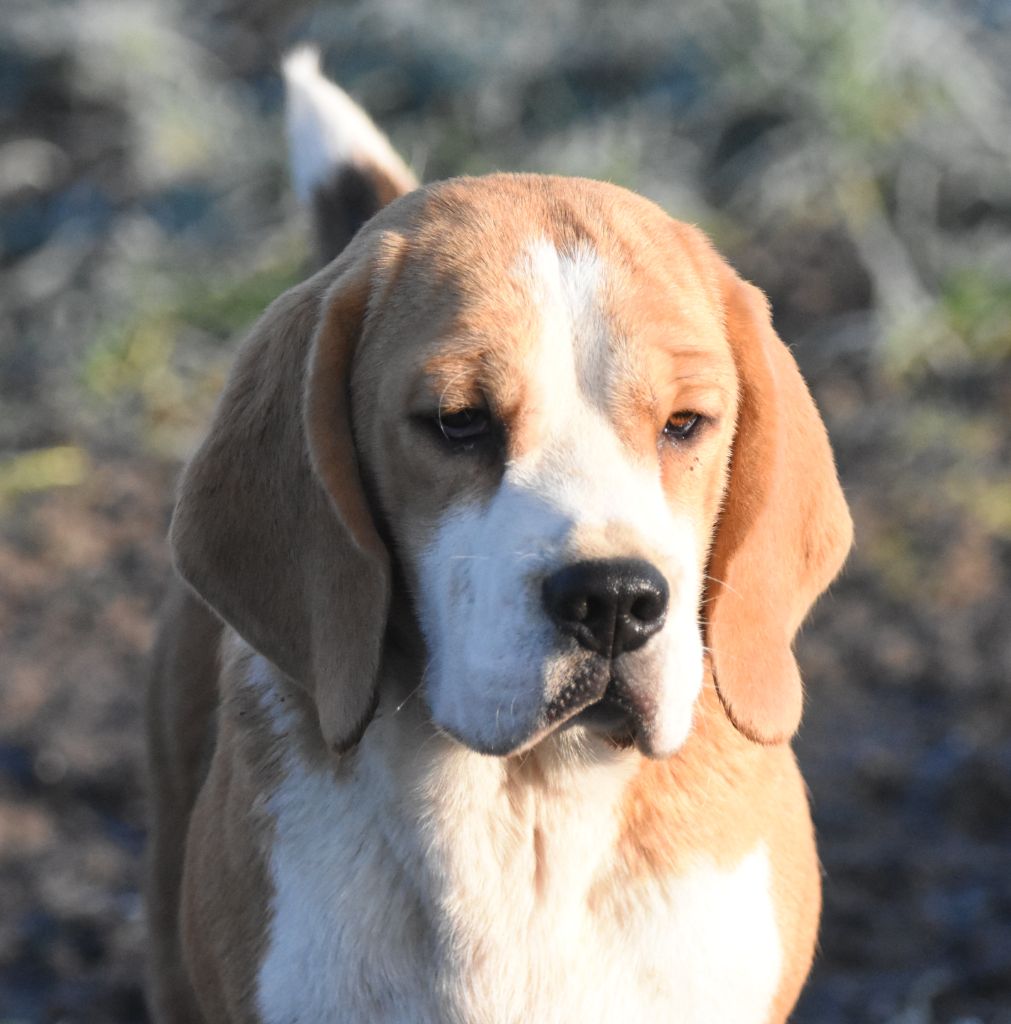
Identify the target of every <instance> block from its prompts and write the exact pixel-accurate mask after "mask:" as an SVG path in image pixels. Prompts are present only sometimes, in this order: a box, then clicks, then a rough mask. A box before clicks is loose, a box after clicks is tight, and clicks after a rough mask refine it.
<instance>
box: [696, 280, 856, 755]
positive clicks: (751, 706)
mask: <svg viewBox="0 0 1011 1024" xmlns="http://www.w3.org/2000/svg"><path fill="white" fill-rule="evenodd" d="M721 273H722V290H723V301H724V306H725V310H726V321H727V332H728V336H729V339H730V343H731V347H732V349H733V357H734V362H735V364H736V367H737V374H738V379H739V388H740V403H739V408H738V416H737V428H736V434H735V438H734V445H733V452H732V455H731V464H730V477H729V482H728V484H727V491H726V495H725V500H724V507H723V511H722V513H721V516H720V521H719V525H718V528H717V533H716V539H715V543H714V546H713V550H712V552H711V555H710V559H709V570H708V572H709V576H710V587H709V590H708V592H707V601H706V606H705V607H706V610H707V613H708V616H707V617H708V630H707V644H708V646H709V648H710V651H711V655H710V656H711V660H712V666H713V675H714V678H715V680H716V687H717V690H718V692H719V695H720V699H721V700H722V702H723V705H724V707H725V709H726V711H727V714H728V715H729V717H730V719H731V721H732V722H733V723H734V725H735V726H736V727H737V728H738V730H740V731H741V732H742V733H744V734H745V735H746V736H748V737H749V738H750V739H752V740H755V741H756V742H759V743H778V742H781V741H783V740H786V739H788V738H789V737H790V736H792V735H793V733H794V732H795V731H796V729H797V726H798V724H799V723H800V715H801V705H802V697H803V695H802V689H801V680H800V672H799V670H798V668H797V663H796V661H795V660H794V656H793V651H792V643H793V638H794V634H795V633H796V632H797V629H798V628H799V626H800V624H801V622H802V621H803V619H804V617H805V616H806V615H807V613H808V611H809V609H810V607H811V605H812V604H813V603H814V601H815V599H816V598H817V597H818V595H819V594H821V592H822V591H823V590H824V589H825V588H826V587H827V586H828V585H829V583H830V582H831V581H832V579H833V578H834V576H835V575H836V573H837V572H838V571H839V569H840V567H841V566H842V563H843V561H844V560H845V558H846V554H847V552H848V551H849V548H850V544H851V542H852V536H853V527H852V523H851V521H850V516H849V510H848V508H847V506H846V499H845V498H844V497H843V493H842V488H841V487H840V486H839V480H838V478H837V476H836V470H835V464H834V462H833V459H832V450H831V448H830V447H829V442H828V436H827V435H826V432H825V427H824V424H823V423H822V421H821V417H820V416H819V415H818V410H817V409H816V408H815V404H814V401H813V400H812V398H811V395H810V393H809V392H808V390H807V386H806V385H805V384H804V381H803V378H802V377H801V375H800V371H799V370H798V369H797V364H796V362H794V359H793V356H792V355H790V352H789V350H788V349H787V348H786V346H785V345H784V344H783V342H782V341H780V339H779V337H778V336H777V335H776V333H775V331H774V330H773V327H772V321H771V318H770V313H769V306H768V302H767V301H766V298H765V296H764V295H763V294H762V292H760V291H759V290H758V289H757V288H755V287H754V286H753V285H750V284H748V283H746V282H745V281H742V280H741V279H740V278H739V277H738V276H737V275H736V274H735V273H734V272H733V271H732V270H731V269H730V268H729V267H726V266H724V267H723V268H722V271H721Z"/></svg>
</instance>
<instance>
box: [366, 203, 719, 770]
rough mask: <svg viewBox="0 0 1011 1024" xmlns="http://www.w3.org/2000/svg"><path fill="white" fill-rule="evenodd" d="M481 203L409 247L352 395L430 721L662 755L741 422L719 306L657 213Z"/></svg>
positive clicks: (695, 687) (694, 687)
mask: <svg viewBox="0 0 1011 1024" xmlns="http://www.w3.org/2000/svg"><path fill="white" fill-rule="evenodd" d="M472 193H473V190H472V189H470V188H463V189H458V190H457V191H456V192H455V193H454V194H452V195H451V196H445V195H443V196H442V197H440V201H438V202H436V203H433V204H432V206H433V207H434V208H433V209H430V210H429V211H427V223H426V229H425V231H424V232H423V238H422V239H421V240H420V241H419V242H418V243H416V244H412V245H408V246H407V247H406V248H405V249H404V251H403V252H402V253H401V256H400V261H401V262H400V269H399V273H398V278H397V289H398V296H399V295H404V296H407V297H408V298H407V300H406V301H405V302H400V301H398V302H397V303H395V304H394V303H384V304H383V306H381V307H379V308H378V309H377V310H376V313H375V316H374V318H373V319H372V321H371V322H370V324H369V329H368V331H367V333H366V335H365V337H363V344H362V345H361V346H360V348H359V362H358V367H357V370H356V374H355V384H354V387H353V394H354V395H355V396H356V400H355V405H356V420H355V422H356V426H357V427H358V430H357V436H358V437H359V439H360V444H361V447H362V450H363V455H364V457H365V459H366V462H367V466H368V475H369V477H370V478H371V479H373V480H374V481H375V483H376V486H377V490H378V494H379V500H380V503H381V505H382V509H383V513H384V517H385V520H386V522H387V523H388V525H389V529H390V532H391V533H392V535H393V538H394V543H395V546H396V550H397V553H398V556H399V557H400V560H401V562H402V564H403V567H404V570H405V573H406V576H407V578H408V581H409V583H410V586H411V589H412V592H413V594H414V596H415V604H416V608H417V613H418V617H419V619H420V624H421V627H422V630H423V633H424V636H425V639H426V642H427V648H428V656H429V665H428V669H427V672H426V677H425V695H426V697H427V700H428V703H429V706H430V709H431V713H432V715H433V718H434V720H435V722H436V723H437V724H438V725H439V726H440V727H442V728H443V729H444V730H446V731H447V732H449V733H451V734H452V735H454V736H456V737H457V738H458V739H460V740H461V741H462V742H463V743H465V744H466V745H468V746H470V747H472V748H474V749H477V750H481V751H485V752H489V753H495V754H508V753H513V752H516V751H518V750H522V749H524V748H525V747H527V746H529V745H531V744H532V743H535V742H536V741H537V740H538V739H539V738H541V737H542V736H544V735H545V733H546V732H548V731H550V730H552V729H554V728H557V727H559V726H560V725H562V724H563V723H566V722H569V721H571V720H573V719H577V720H578V721H580V723H585V724H587V725H588V726H590V727H591V728H593V729H595V730H597V731H605V732H608V733H611V734H613V735H615V736H621V737H622V738H624V737H625V736H628V737H629V738H633V737H634V739H635V740H636V742H637V743H638V745H639V747H640V749H642V750H643V751H644V752H646V753H648V754H651V755H654V756H662V755H666V754H669V753H670V752H672V751H673V750H675V749H677V747H678V746H679V745H680V744H681V742H682V741H683V739H684V737H685V735H686V734H687V731H688V728H689V725H690V721H691V711H692V706H693V704H694V701H695V698H696V696H697V694H698V691H699V688H700V686H701V682H702V675H703V651H702V639H701V634H700V625H699V611H700V601H701V598H702V583H703V578H704V573H705V564H706V559H707V556H708V553H709V547H710V539H711V537H712V534H713V527H714V523H715V519H716V516H717V512H718V508H719V501H720V496H721V494H722V492H723V488H724V481H725V476H726V467H727V463H728V455H729V451H730V441H731V437H732V434H733V426H734V423H735V419H736V402H737V381H736V372H735V369H734V362H733V358H732V354H731V351H730V347H729V344H728V342H727V340H726V336H725V331H724V327H723V323H722V319H721V318H722V308H721V305H720V302H719V295H718V291H717V289H716V287H715V283H714V281H713V279H712V278H711V277H709V278H708V279H707V277H706V275H705V270H704V269H702V270H700V268H698V267H697V266H695V265H693V263H692V261H691V260H690V259H686V254H685V252H684V249H683V246H678V245H677V244H674V239H673V237H672V232H671V227H670V222H669V221H667V220H666V219H665V218H662V216H661V215H659V214H658V215H657V216H656V218H655V222H654V223H649V222H648V221H646V222H637V221H635V220H631V221H630V220H629V218H628V216H627V213H626V212H625V211H623V210H621V209H618V210H615V211H613V212H611V213H610V215H609V216H608V215H605V214H604V213H602V212H598V213H597V216H596V217H593V218H591V217H589V216H588V215H587V213H586V212H585V211H583V210H582V209H581V208H580V206H579V204H578V202H570V205H569V207H568V208H567V209H566V210H564V212H563V213H562V214H561V215H559V213H558V212H557V211H555V212H554V214H553V212H552V210H551V209H550V204H548V203H544V204H543V208H538V204H537V203H535V202H532V201H531V200H529V199H528V200H527V205H528V207H530V210H529V216H528V217H525V218H523V219H522V221H521V222H519V223H517V222H516V220H515V218H514V217H513V216H512V212H513V211H514V209H515V207H514V205H513V203H512V202H510V201H508V200H503V199H502V198H501V197H500V196H499V195H497V194H496V193H495V192H494V191H492V190H487V191H486V192H485V193H484V194H481V193H480V192H479V194H478V195H473V194H472ZM555 201H557V200H555ZM450 216H451V217H452V218H453V222H452V227H453V230H449V225H448V224H446V223H444V222H443V219H444V218H447V219H448V218H449V217H450ZM665 243H666V244H665ZM699 248H700V250H701V248H702V246H701V245H700V246H699ZM394 306H395V311H394ZM388 310H391V311H392V315H390V314H388V312H387V311H388ZM408 324H410V325H411V330H408V329H407V325H408ZM405 337H406V338H409V343H408V344H405ZM364 439H368V440H367V441H366V440H364ZM584 710H585V712H586V713H584V714H582V715H580V713H581V712H584Z"/></svg>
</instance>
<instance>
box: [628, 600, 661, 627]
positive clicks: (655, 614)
mask: <svg viewBox="0 0 1011 1024" xmlns="http://www.w3.org/2000/svg"><path fill="white" fill-rule="evenodd" d="M665 605H666V602H665V601H663V600H662V599H661V597H660V595H659V594H643V595H642V597H637V598H636V599H635V600H634V601H633V602H632V606H631V607H630V608H629V609H628V611H629V614H630V615H631V616H632V617H633V618H636V619H638V620H639V621H640V622H652V621H653V620H654V619H658V618H659V617H660V616H661V615H663V613H664V610H665Z"/></svg>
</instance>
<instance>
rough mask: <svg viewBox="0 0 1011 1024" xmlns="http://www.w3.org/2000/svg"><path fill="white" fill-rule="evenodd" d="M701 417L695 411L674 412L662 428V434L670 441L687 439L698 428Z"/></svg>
mask: <svg viewBox="0 0 1011 1024" xmlns="http://www.w3.org/2000/svg"><path fill="white" fill-rule="evenodd" d="M701 422H702V417H701V416H700V415H699V414H698V413H697V412H685V411H682V412H675V413H672V414H671V417H670V419H668V420H667V423H666V424H665V425H664V428H663V435H664V437H666V438H667V439H668V440H670V441H687V440H688V438H689V437H691V436H692V434H694V433H695V431H696V430H697V429H698V426H699V424H700V423H701Z"/></svg>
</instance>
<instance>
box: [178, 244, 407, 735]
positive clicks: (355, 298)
mask: <svg viewBox="0 0 1011 1024" xmlns="http://www.w3.org/2000/svg"><path fill="white" fill-rule="evenodd" d="M376 236H377V232H375V231H369V230H366V231H364V232H363V233H362V234H360V235H359V236H358V237H357V238H356V239H355V240H354V242H352V244H351V245H350V246H349V247H348V249H347V250H345V252H344V253H343V254H342V256H341V257H340V258H339V259H338V260H337V261H336V262H335V263H333V264H331V265H330V266H329V267H328V268H326V269H325V270H324V271H321V272H320V273H319V274H317V275H316V277H314V278H312V279H311V280H309V281H307V282H306V283H305V284H303V285H300V286H298V287H296V288H293V289H292V290H291V291H289V292H287V293H286V294H285V295H283V296H282V297H281V298H280V299H278V300H277V301H276V302H275V303H274V304H273V305H272V306H271V307H270V308H269V309H268V311H267V312H266V314H265V315H264V316H263V318H262V319H261V321H260V322H259V324H257V326H256V327H255V328H254V330H253V333H252V336H251V337H250V338H249V340H248V341H247V342H246V344H245V346H244V347H243V349H242V352H241V353H240V355H239V358H238V360H237V363H236V365H235V368H234V369H233V371H232V374H231V376H230V378H229V380H228V383H227V384H226V386H225V390H224V393H223V394H222V396H221V399H220V401H219V403H218V407H217V411H216V413H215V416H214V420H213V423H212V425H211V429H210V432H209V434H208V436H207V438H206V440H205V441H204V443H203V445H202V446H201V447H200V449H199V450H198V451H197V453H196V455H195V456H194V457H193V459H192V460H191V462H190V463H189V465H188V466H187V467H186V470H185V472H184V474H183V477H182V480H181V482H180V487H179V494H178V499H177V503H176V510H175V515H174V516H173V520H172V527H171V542H172V546H173V549H174V553H175V560H176V566H177V568H178V570H179V572H180V573H181V574H182V576H183V577H184V578H185V579H186V580H187V582H188V583H189V584H190V585H191V586H192V587H193V589H194V590H196V592H197V593H198V594H199V595H200V596H201V597H202V598H203V599H204V600H205V601H206V602H207V603H208V604H209V605H210V606H211V607H212V608H213V609H214V610H215V611H216V612H217V613H218V614H219V615H220V616H221V618H223V619H224V620H225V621H226V622H227V623H228V624H229V625H231V626H232V627H233V628H234V629H235V630H236V631H237V632H238V633H239V634H240V635H241V636H242V637H243V638H244V639H245V640H246V641H247V642H248V643H249V644H251V645H252V646H253V647H254V648H255V649H256V650H258V651H259V652H261V653H262V654H264V655H265V656H266V657H267V658H269V659H270V660H271V661H272V662H273V663H274V664H275V665H276V666H277V667H278V668H280V669H281V670H282V671H283V672H284V673H285V674H287V675H288V676H290V677H291V678H293V679H294V680H296V681H297V682H298V683H300V684H302V685H303V686H304V687H305V688H306V689H307V690H308V692H309V693H310V695H311V696H312V697H313V698H314V700H315V702H316V705H317V709H318V714H319V720H320V726H321V730H322V733H323V736H324V738H325V740H326V741H327V743H328V744H329V745H330V746H331V747H334V748H335V749H338V750H342V749H346V748H347V747H349V746H351V745H353V744H354V743H355V742H357V740H358V739H359V738H360V736H361V734H362V732H363V731H364V729H365V726H366V725H367V724H368V722H369V720H370V718H371V716H372V712H373V710H374V707H375V700H376V693H375V679H376V674H377V671H378V667H379V659H380V656H381V652H382V642H383V635H384V631H385V623H386V614H387V608H388V604H389V589H390V583H389V562H388V556H387V553H386V551H385V548H384V546H383V544H382V542H381V541H380V539H379V537H378V535H377V533H376V530H375V527H374V525H373V522H372V517H371V514H370V512H369V509H368V505H367V502H366V499H365V495H364V492H363V489H362V484H361V480H360V478H359V472H358V465H357V457H356V453H355V448H354V443H353V440H352V434H351V422H350V414H349V408H348V405H349V401H348V399H349V393H348V376H349V372H350V365H351V361H352V357H353V353H354V349H355V346H356V345H357V343H358V340H359V336H360V334H361V331H362V324H363V320H364V317H365V314H366V307H367V304H368V300H369V295H370V290H371V285H372V278H373V264H374V257H375V252H376V251H377V250H378V248H379V245H378V242H381V241H382V236H380V238H379V239H378V242H377V237H376Z"/></svg>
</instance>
